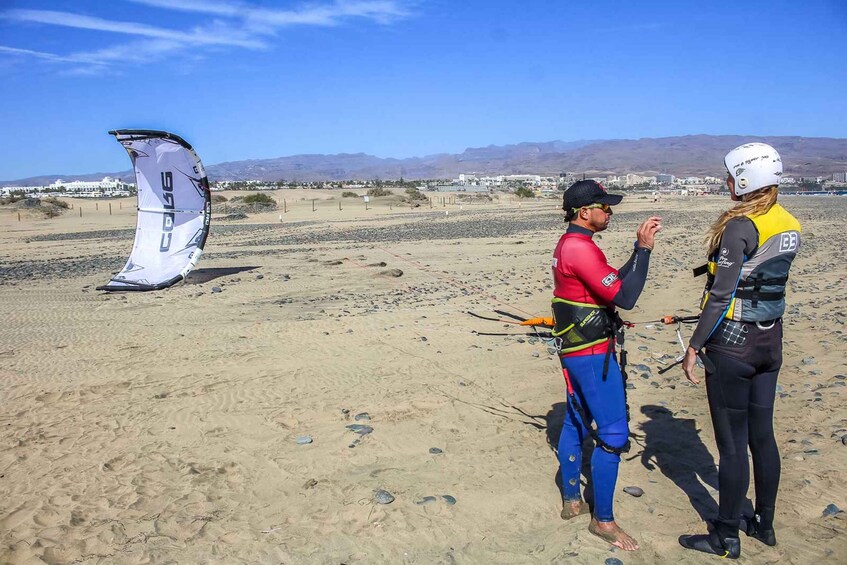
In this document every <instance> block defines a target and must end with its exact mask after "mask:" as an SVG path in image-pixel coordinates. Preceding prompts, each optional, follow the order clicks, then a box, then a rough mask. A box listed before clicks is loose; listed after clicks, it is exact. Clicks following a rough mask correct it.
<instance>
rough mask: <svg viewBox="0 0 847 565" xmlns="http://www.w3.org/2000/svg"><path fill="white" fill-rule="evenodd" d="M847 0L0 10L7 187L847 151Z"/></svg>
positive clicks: (225, 1) (46, 0)
mask: <svg viewBox="0 0 847 565" xmlns="http://www.w3.org/2000/svg"><path fill="white" fill-rule="evenodd" d="M845 60H847V2H844V1H843V0H806V1H804V2H799V1H780V0H771V1H758V0H756V1H745V2H738V1H713V2H684V1H682V2H680V1H675V2H650V1H643V2H631V1H624V0H619V1H602V0H597V1H587V0H584V1H569V0H523V1H514V2H511V1H497V0H487V1H485V0H456V1H452V2H451V1H448V0H309V1H306V2H301V1H295V0H292V1H282V0H280V1H270V0H109V1H101V0H76V1H73V2H68V1H51V0H26V1H23V0H21V1H16V0H11V1H10V0H0V124H2V132H3V134H4V135H2V136H0V179H2V180H12V179H17V178H23V177H28V176H34V175H41V174H63V175H73V174H82V173H89V172H96V171H117V170H125V169H126V168H128V165H129V163H128V160H127V158H126V154H125V153H124V151H123V150H122V149H121V148H120V146H119V145H118V144H117V143H115V141H114V140H113V139H112V138H111V136H108V135H107V134H106V132H107V131H108V130H110V129H116V128H147V129H164V130H168V131H172V132H174V133H177V134H179V135H181V136H183V137H184V138H185V139H187V140H188V141H189V142H190V143H192V144H193V145H194V146H195V148H196V149H197V151H198V153H199V154H200V156H201V158H202V159H203V161H204V162H205V163H207V164H213V163H219V162H222V161H233V160H241V159H249V158H269V157H278V156H282V155H292V154H299V153H341V152H348V153H356V152H365V153H370V154H374V155H378V156H380V157H409V156H415V155H426V154H432V153H440V152H460V151H462V150H463V149H464V148H466V147H477V146H484V145H489V144H495V145H503V144H508V143H517V142H521V141H548V140H554V139H562V140H565V141H570V140H578V139H613V138H639V137H662V136H672V135H685V134H695V133H709V134H747V135H765V136H767V135H802V136H826V137H844V136H845V132H847V64H845Z"/></svg>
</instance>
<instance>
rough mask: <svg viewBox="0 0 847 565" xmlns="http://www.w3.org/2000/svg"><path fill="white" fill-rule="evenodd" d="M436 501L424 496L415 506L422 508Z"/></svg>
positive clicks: (433, 498)
mask: <svg viewBox="0 0 847 565" xmlns="http://www.w3.org/2000/svg"><path fill="white" fill-rule="evenodd" d="M436 500H437V499H436V498H435V497H434V496H425V497H423V498H422V499H420V500H418V501H417V502H415V504H417V505H419V506H423V505H424V504H429V503H431V502H435V501H436Z"/></svg>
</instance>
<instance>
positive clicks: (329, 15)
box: [0, 0, 411, 72]
mask: <svg viewBox="0 0 847 565" xmlns="http://www.w3.org/2000/svg"><path fill="white" fill-rule="evenodd" d="M128 1H129V2H133V3H135V4H141V5H145V6H149V7H151V8H156V9H166V10H174V11H181V12H191V13H199V14H203V15H206V16H209V20H208V21H207V22H201V23H200V25H198V26H196V27H194V28H192V29H189V30H184V29H170V28H165V27H158V26H152V25H148V24H144V23H140V22H133V21H116V20H108V19H104V18H99V17H95V16H90V15H83V14H77V13H73V12H61V11H52V10H24V9H13V10H6V11H5V12H0V19H3V20H6V21H11V22H21V23H22V22H26V23H31V24H42V25H51V26H60V27H67V28H74V29H82V30H89V31H92V32H102V33H110V34H118V35H125V36H134V37H142V38H145V39H144V41H133V42H129V43H123V44H118V45H113V46H111V47H107V48H104V49H98V50H93V51H86V52H78V53H69V54H56V53H46V52H41V51H34V50H29V49H18V48H15V47H8V46H7V47H2V48H0V55H2V54H6V55H12V56H17V57H31V58H35V59H40V60H44V61H50V62H53V63H64V64H76V65H85V66H87V67H89V68H88V69H86V72H91V71H93V70H94V71H96V70H102V69H105V68H111V67H114V66H116V65H118V64H126V63H133V62H139V61H144V60H147V59H148V58H149V56H150V55H161V54H165V53H169V52H178V51H186V50H188V49H191V50H192V52H196V51H197V49H198V48H203V47H206V48H213V47H216V48H221V47H223V48H235V49H249V50H257V49H265V48H269V47H270V46H271V45H272V41H273V39H274V37H275V36H276V35H277V33H278V32H279V31H280V30H283V29H285V28H290V27H294V26H323V27H327V26H337V25H342V24H343V23H345V22H346V21H347V20H354V19H360V20H367V21H371V22H376V23H379V24H385V25H387V24H390V23H392V22H395V21H397V20H399V19H402V18H406V17H409V16H410V15H411V14H410V12H409V10H408V8H407V6H408V3H409V1H410V0H335V1H332V2H323V3H310V4H304V5H302V6H300V7H299V8H296V9H287V10H282V9H269V8H265V7H258V6H256V5H254V4H250V3H247V2H240V1H237V0H208V1H206V0H128ZM151 40H152V41H151Z"/></svg>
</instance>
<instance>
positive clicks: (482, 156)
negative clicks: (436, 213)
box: [0, 135, 847, 186]
mask: <svg viewBox="0 0 847 565" xmlns="http://www.w3.org/2000/svg"><path fill="white" fill-rule="evenodd" d="M750 141H762V142H765V143H770V144H771V145H773V146H774V147H776V148H777V150H778V151H779V152H780V153H781V154H782V157H783V162H784V165H785V174H786V175H787V176H795V177H799V176H829V175H831V174H832V173H834V172H843V171H847V139H841V138H829V137H756V136H740V135H686V136H681V137H660V138H643V139H613V140H591V141H573V142H564V141H548V142H543V143H518V144H516V145H503V146H495V145H489V146H488V147H476V148H468V149H465V150H464V151H463V152H462V153H459V154H447V153H441V154H436V155H428V156H425V157H410V158H407V159H393V158H380V157H375V156H373V155H367V154H365V153H341V154H337V155H320V154H312V155H292V156H288V157H277V158H275V159H250V160H247V161H230V162H226V163H218V164H215V165H207V166H206V170H207V172H208V174H209V180H213V181H214V180H253V179H255V180H267V181H277V180H281V179H284V180H287V181H299V182H306V181H321V180H347V179H374V178H381V179H398V178H400V177H403V178H406V179H436V178H442V179H446V178H455V177H456V176H458V175H459V174H460V173H476V174H486V175H493V174H519V173H527V174H542V175H558V174H559V173H560V172H563V171H571V172H575V173H588V174H594V175H599V174H606V173H615V174H625V173H639V174H656V173H671V174H674V175H676V176H690V175H695V176H703V175H713V176H718V177H720V176H723V175H724V173H725V171H724V168H723V157H724V155H725V154H726V153H727V151H729V150H730V149H732V148H733V147H736V146H737V145H740V144H742V143H745V142H750ZM198 145H200V146H201V147H202V144H201V143H198ZM201 157H202V154H201ZM104 176H111V177H119V178H121V179H124V180H128V181H132V180H133V179H132V176H133V175H132V171H131V170H126V171H121V172H112V173H92V174H89V175H42V176H38V177H31V178H27V179H19V180H15V181H3V182H0V185H24V186H26V185H29V186H33V185H43V184H49V183H51V182H53V181H55V180H56V179H57V178H64V179H68V180H98V179H100V178H103V177H104Z"/></svg>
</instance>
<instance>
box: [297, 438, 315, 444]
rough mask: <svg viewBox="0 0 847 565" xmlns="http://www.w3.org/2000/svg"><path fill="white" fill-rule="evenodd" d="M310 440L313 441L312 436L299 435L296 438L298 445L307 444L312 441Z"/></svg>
mask: <svg viewBox="0 0 847 565" xmlns="http://www.w3.org/2000/svg"><path fill="white" fill-rule="evenodd" d="M312 441H314V440H313V439H312V436H300V437H298V438H297V443H298V444H299V445H308V444H310V443H312Z"/></svg>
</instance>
